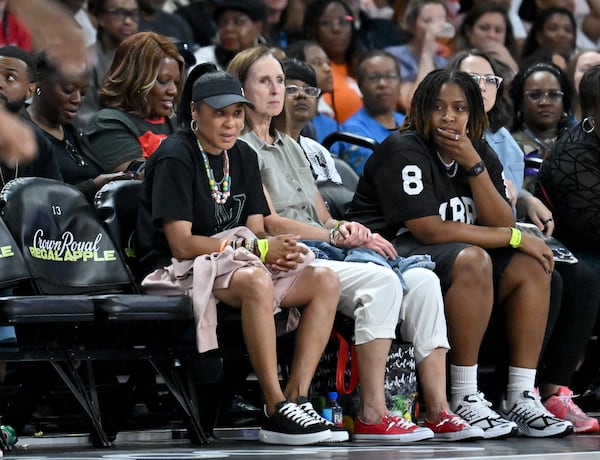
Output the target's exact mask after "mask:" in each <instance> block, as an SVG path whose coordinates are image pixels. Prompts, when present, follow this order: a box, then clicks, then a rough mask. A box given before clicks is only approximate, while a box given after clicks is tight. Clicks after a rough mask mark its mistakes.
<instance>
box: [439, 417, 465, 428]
mask: <svg viewBox="0 0 600 460" xmlns="http://www.w3.org/2000/svg"><path fill="white" fill-rule="evenodd" d="M446 422H448V423H451V424H452V425H454V426H458V427H460V426H463V424H464V423H465V422H464V421H463V419H461V418H460V417H459V416H458V415H456V414H446V417H445V418H443V419H442V421H441V422H440V423H438V424H437V425H436V426H442V425H443V424H444V423H446Z"/></svg>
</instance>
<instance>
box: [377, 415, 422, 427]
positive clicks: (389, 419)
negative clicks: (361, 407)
mask: <svg viewBox="0 0 600 460" xmlns="http://www.w3.org/2000/svg"><path fill="white" fill-rule="evenodd" d="M382 421H384V422H385V423H387V424H388V430H389V429H390V428H391V427H392V426H393V425H396V426H397V427H400V428H402V429H404V430H409V429H411V428H412V427H413V426H414V425H415V424H414V423H412V422H409V421H408V420H406V419H405V418H404V417H398V416H395V415H386V416H384V417H383V420H382Z"/></svg>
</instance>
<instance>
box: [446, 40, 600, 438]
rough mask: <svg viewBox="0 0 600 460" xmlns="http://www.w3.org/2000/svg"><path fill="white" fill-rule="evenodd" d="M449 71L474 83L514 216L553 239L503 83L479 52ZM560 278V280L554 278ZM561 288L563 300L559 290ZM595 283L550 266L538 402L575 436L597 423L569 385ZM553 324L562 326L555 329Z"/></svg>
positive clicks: (576, 271) (578, 272)
mask: <svg viewBox="0 0 600 460" xmlns="http://www.w3.org/2000/svg"><path fill="white" fill-rule="evenodd" d="M448 67H449V68H450V69H456V70H463V71H465V72H467V73H469V74H470V75H471V76H472V77H473V79H474V80H475V81H477V82H478V83H479V89H480V91H481V95H482V97H483V105H484V109H485V111H486V112H487V114H488V119H489V122H490V126H489V127H488V128H487V129H486V130H485V134H484V136H485V139H486V141H487V142H488V144H489V145H490V147H492V149H493V150H494V151H495V152H496V153H497V154H498V158H499V159H500V162H501V163H502V166H503V168H504V176H505V179H506V180H510V182H511V183H512V184H513V185H514V188H515V189H516V190H517V194H518V200H517V209H519V210H520V212H519V216H520V217H522V218H526V219H529V220H530V221H531V222H533V223H534V224H535V225H536V226H537V227H538V228H539V230H540V231H542V232H544V233H545V234H546V235H552V232H553V231H554V220H553V215H552V211H551V210H550V209H548V208H547V207H546V206H545V205H544V204H543V203H542V201H540V200H539V199H538V198H536V197H535V196H533V195H532V194H531V193H530V192H529V191H528V190H525V189H523V188H522V184H523V172H524V161H523V153H522V151H521V149H520V147H519V145H518V144H517V143H516V142H515V140H514V139H513V138H512V136H511V135H510V133H509V132H508V131H507V130H506V128H504V127H503V126H502V125H503V124H505V123H506V122H507V119H508V118H510V116H509V114H508V111H507V110H506V106H505V104H504V99H503V97H502V96H503V94H502V92H503V82H502V80H501V79H498V78H494V74H495V73H496V71H497V68H496V65H495V61H492V59H491V58H490V57H489V56H488V55H487V54H486V53H484V52H482V51H479V50H471V51H470V52H467V51H463V52H460V53H458V54H457V55H456V56H455V57H454V59H453V60H452V62H450V64H449V66H448ZM556 277H560V278H561V279H562V282H561V280H560V279H555V278H556ZM561 285H562V286H563V287H564V289H563V291H562V296H561V295H560V286H561ZM597 285H598V278H597V276H596V274H595V273H594V271H593V270H592V268H591V267H589V266H588V265H587V264H585V263H578V264H564V263H559V264H556V266H555V273H554V274H553V280H552V293H551V299H552V300H551V310H550V311H551V313H550V316H551V319H550V320H549V322H548V326H547V328H546V339H545V340H546V346H545V347H544V351H543V353H542V356H541V360H540V366H539V367H538V385H539V389H540V394H541V396H542V402H543V403H544V405H545V406H546V408H547V409H548V410H550V412H552V413H553V414H554V415H555V416H557V417H559V418H561V419H566V420H569V421H570V422H572V423H573V427H574V431H575V432H579V433H581V432H596V431H598V421H597V420H596V419H594V418H592V417H588V416H587V415H585V413H583V412H582V411H581V409H580V408H579V407H578V406H577V405H576V404H575V403H574V402H573V400H572V395H573V394H572V392H571V390H570V389H569V385H570V383H571V381H572V377H573V374H574V372H575V368H576V367H577V365H578V363H579V361H580V359H581V358H582V357H583V354H584V351H585V348H586V345H587V343H588V337H589V336H590V335H591V333H592V328H593V326H594V321H593V320H591V319H592V318H595V317H596V316H597V313H598V307H599V306H600V291H599V290H598V289H597ZM556 321H558V324H560V325H561V326H560V327H559V328H555V327H554V324H555V322H556Z"/></svg>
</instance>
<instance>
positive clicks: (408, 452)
mask: <svg viewBox="0 0 600 460" xmlns="http://www.w3.org/2000/svg"><path fill="white" fill-rule="evenodd" d="M489 457H493V458H494V459H512V460H515V459H527V460H537V459H553V460H554V459H555V460H567V459H577V460H587V459H600V434H599V435H595V434H594V435H571V436H569V437H566V438H561V439H543V440H540V439H526V438H512V439H508V440H503V441H476V442H464V443H448V442H429V441H428V442H419V443H411V444H405V445H391V444H387V445H386V444H383V443H379V444H375V443H368V444H366V443H352V442H351V443H344V444H338V445H318V446H308V447H285V446H266V445H264V444H260V443H259V442H258V441H252V440H215V441H213V442H211V443H210V444H209V445H207V446H194V445H192V444H190V443H189V441H187V440H185V439H173V434H172V433H170V432H166V431H164V432H135V433H122V434H120V435H119V437H118V438H117V440H116V442H115V444H114V445H113V447H111V448H107V449H95V448H93V447H90V445H89V444H88V443H87V436H70V437H56V438H23V439H20V440H19V443H18V444H17V446H16V447H15V449H14V450H13V451H11V452H9V453H6V454H5V457H4V458H14V459H19V460H26V459H27V460H42V459H54V460H56V459H106V460H126V459H139V460H153V459H157V460H158V459H169V460H175V459H182V460H183V459H185V460H188V459H189V460H191V459H217V458H226V459H269V460H279V459H282V460H283V459H285V460H307V459H332V460H343V459H352V460H358V459H360V460H392V459H402V460H412V459H454V460H458V459H484V458H489Z"/></svg>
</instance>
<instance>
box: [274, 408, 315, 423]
mask: <svg viewBox="0 0 600 460" xmlns="http://www.w3.org/2000/svg"><path fill="white" fill-rule="evenodd" d="M279 412H281V414H282V415H284V416H285V417H287V418H289V419H290V420H292V421H293V422H295V423H297V424H298V425H301V426H303V427H307V426H310V425H315V424H317V423H319V422H317V421H316V420H315V419H314V418H312V417H311V416H310V415H308V414H307V413H306V412H304V411H303V410H302V409H301V408H300V407H299V406H298V405H296V404H294V403H288V404H286V405H284V406H283V407H282V408H281V409H280V410H279Z"/></svg>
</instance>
